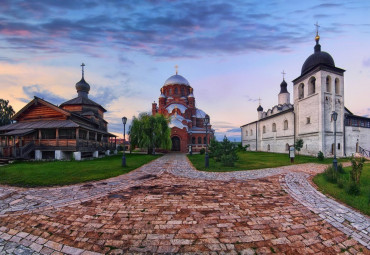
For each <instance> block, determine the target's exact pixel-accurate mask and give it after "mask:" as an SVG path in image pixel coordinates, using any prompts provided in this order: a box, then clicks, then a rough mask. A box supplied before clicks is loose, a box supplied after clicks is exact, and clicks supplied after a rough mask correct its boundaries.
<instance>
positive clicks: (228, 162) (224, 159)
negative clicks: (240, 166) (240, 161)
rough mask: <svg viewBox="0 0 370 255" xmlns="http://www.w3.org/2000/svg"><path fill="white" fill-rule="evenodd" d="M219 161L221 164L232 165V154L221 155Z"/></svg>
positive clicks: (233, 160)
mask: <svg viewBox="0 0 370 255" xmlns="http://www.w3.org/2000/svg"><path fill="white" fill-rule="evenodd" d="M221 162H222V165H223V166H234V162H235V159H234V157H233V155H230V154H229V155H222V156H221Z"/></svg>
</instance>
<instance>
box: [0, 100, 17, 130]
mask: <svg viewBox="0 0 370 255" xmlns="http://www.w3.org/2000/svg"><path fill="white" fill-rule="evenodd" d="M14 113H15V112H14V110H13V107H12V106H11V105H9V101H8V100H4V99H1V98H0V126H4V125H8V124H11V118H12V117H13V115H14Z"/></svg>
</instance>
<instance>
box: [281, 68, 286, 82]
mask: <svg viewBox="0 0 370 255" xmlns="http://www.w3.org/2000/svg"><path fill="white" fill-rule="evenodd" d="M281 74H282V75H283V80H285V75H286V72H284V70H283V72H282V73H281Z"/></svg>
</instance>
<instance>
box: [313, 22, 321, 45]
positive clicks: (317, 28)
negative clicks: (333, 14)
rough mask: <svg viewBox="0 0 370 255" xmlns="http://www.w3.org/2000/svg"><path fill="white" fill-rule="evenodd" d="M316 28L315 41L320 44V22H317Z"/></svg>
mask: <svg viewBox="0 0 370 255" xmlns="http://www.w3.org/2000/svg"><path fill="white" fill-rule="evenodd" d="M314 25H315V27H316V37H315V41H316V42H318V41H319V40H320V36H319V27H320V26H319V22H317V21H316V24H314Z"/></svg>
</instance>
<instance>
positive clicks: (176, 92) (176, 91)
mask: <svg viewBox="0 0 370 255" xmlns="http://www.w3.org/2000/svg"><path fill="white" fill-rule="evenodd" d="M178 92H179V91H178V89H177V87H176V88H175V95H177V94H178Z"/></svg>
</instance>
